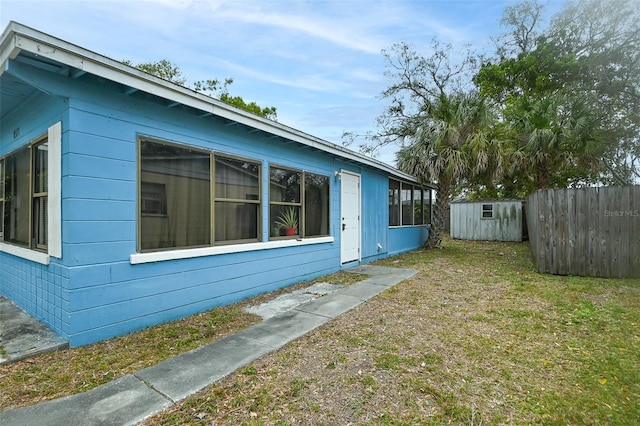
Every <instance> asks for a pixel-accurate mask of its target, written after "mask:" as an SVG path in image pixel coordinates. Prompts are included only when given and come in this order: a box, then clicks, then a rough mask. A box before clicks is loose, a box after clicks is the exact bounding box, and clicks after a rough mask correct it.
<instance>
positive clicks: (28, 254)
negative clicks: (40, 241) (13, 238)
mask: <svg viewBox="0 0 640 426" xmlns="http://www.w3.org/2000/svg"><path fill="white" fill-rule="evenodd" d="M0 252H2V253H9V254H12V255H14V256H18V257H21V258H23V259H27V260H31V261H32V262H36V263H41V264H43V265H48V264H49V261H50V259H49V255H48V254H47V253H42V252H39V251H35V250H31V249H28V248H24V247H19V246H14V245H13V244H7V243H1V242H0Z"/></svg>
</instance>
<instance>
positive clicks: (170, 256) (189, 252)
mask: <svg viewBox="0 0 640 426" xmlns="http://www.w3.org/2000/svg"><path fill="white" fill-rule="evenodd" d="M333 242H334V238H333V237H310V238H303V239H296V240H293V239H290V240H277V241H268V242H264V243H249V244H233V245H228V246H214V247H201V248H193V249H184V250H169V251H159V252H153V253H135V254H132V255H131V256H130V262H131V264H132V265H138V264H141V263H151V262H162V261H165V260H178V259H191V258H194V257H203V256H213V255H219V254H229V253H243V252H247V251H258V250H270V249H276V248H284V247H300V246H306V245H311V244H325V243H333Z"/></svg>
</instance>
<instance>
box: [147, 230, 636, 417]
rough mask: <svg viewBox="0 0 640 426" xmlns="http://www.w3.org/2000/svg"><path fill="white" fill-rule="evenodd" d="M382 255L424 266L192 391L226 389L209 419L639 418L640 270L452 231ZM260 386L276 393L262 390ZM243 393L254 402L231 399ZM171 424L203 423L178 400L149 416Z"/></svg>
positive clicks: (204, 394) (402, 263)
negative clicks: (537, 255)
mask: <svg viewBox="0 0 640 426" xmlns="http://www.w3.org/2000/svg"><path fill="white" fill-rule="evenodd" d="M377 264H379V265H386V266H391V267H403V268H408V267H410V268H415V269H418V270H419V271H420V273H419V274H418V275H417V276H415V277H413V278H412V279H409V280H406V281H405V282H403V283H401V284H399V285H397V286H396V287H394V288H393V289H392V290H389V291H386V292H384V293H383V294H381V295H380V296H378V297H376V298H374V299H372V300H370V301H369V302H367V303H366V304H363V305H360V306H359V307H357V308H355V309H354V310H352V311H350V312H349V313H346V314H344V315H342V316H341V317H339V318H337V319H336V320H334V321H332V322H330V323H328V324H327V325H325V326H323V327H321V328H319V329H317V330H314V331H313V332H311V333H309V334H308V335H306V336H304V337H302V338H301V339H299V340H297V341H295V342H293V343H292V344H290V345H287V346H286V347H284V348H282V349H281V350H279V351H277V352H276V353H274V354H271V355H268V356H266V357H263V358H262V359H260V360H258V361H256V362H254V363H253V364H252V366H254V368H255V369H256V371H258V374H257V376H258V377H251V378H249V379H248V378H246V377H245V376H246V375H242V374H237V375H233V376H231V377H229V378H227V379H225V380H222V381H221V382H219V383H216V384H215V385H213V386H212V387H210V388H209V389H206V390H204V391H202V392H201V393H200V394H199V395H198V396H197V398H206V397H207V396H211V395H214V394H215V395H218V396H220V398H219V399H217V400H216V404H218V405H217V406H218V407H223V408H222V409H220V410H218V411H217V412H216V413H215V414H211V415H207V416H205V417H203V419H202V421H203V422H209V423H216V424H293V423H302V424H327V425H328V424H348V423H352V424H383V425H412V424H427V425H445V424H456V425H479V424H543V425H545V424H547V425H566V424H581V425H583V424H585V425H600V424H616V425H633V424H636V422H637V419H638V418H640V373H639V372H640V327H639V325H640V280H619V279H596V278H583V277H559V276H551V275H542V274H538V273H536V272H535V271H534V270H533V267H532V264H531V261H530V255H529V249H528V246H527V244H524V243H523V244H513V243H487V242H462V241H450V240H448V241H445V245H444V248H443V249H442V250H431V251H427V250H418V251H415V252H412V253H408V254H405V255H402V256H398V257H394V258H391V259H387V260H384V261H380V262H377ZM261 371H271V372H273V374H262V373H260V372H261ZM263 389H269V393H270V394H271V395H272V398H270V399H260V398H258V396H259V395H261V394H262V393H263ZM222 391H224V392H222ZM236 394H242V395H244V396H245V397H246V398H247V399H248V400H250V401H254V403H250V404H249V403H244V404H243V405H241V406H236V407H235V408H233V409H229V410H227V409H225V408H224V407H227V406H229V401H233V400H234V399H233V398H234V395H236ZM253 395H256V397H254V396H253ZM257 400H259V401H260V402H259V403H255V401H257ZM187 401H189V400H187ZM187 403H188V402H185V404H187ZM174 423H180V424H183V423H184V424H191V423H193V424H198V422H192V418H191V417H190V414H189V410H187V409H186V408H185V406H183V405H182V404H178V405H176V406H175V407H173V408H171V409H169V410H167V411H166V412H164V413H162V414H160V415H158V416H155V417H153V418H151V419H149V420H147V421H146V422H145V424H147V425H157V424H174Z"/></svg>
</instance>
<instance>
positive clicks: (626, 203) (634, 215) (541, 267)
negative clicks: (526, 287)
mask: <svg viewBox="0 0 640 426" xmlns="http://www.w3.org/2000/svg"><path fill="white" fill-rule="evenodd" d="M526 214H527V223H528V230H529V244H530V246H531V254H532V256H533V260H534V263H535V264H536V267H537V269H538V271H539V272H543V273H546V272H548V273H551V274H556V275H579V276H589V277H617V278H640V186H620V187H617V186H616V187H602V188H580V189H574V188H570V189H544V190H539V191H537V192H535V193H533V194H531V195H530V196H529V197H528V198H527V203H526Z"/></svg>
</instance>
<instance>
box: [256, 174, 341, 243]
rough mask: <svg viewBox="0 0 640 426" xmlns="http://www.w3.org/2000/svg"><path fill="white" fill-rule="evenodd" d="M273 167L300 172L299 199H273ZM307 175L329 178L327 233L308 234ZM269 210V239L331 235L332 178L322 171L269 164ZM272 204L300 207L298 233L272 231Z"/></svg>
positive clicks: (273, 222)
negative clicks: (278, 233) (274, 232)
mask: <svg viewBox="0 0 640 426" xmlns="http://www.w3.org/2000/svg"><path fill="white" fill-rule="evenodd" d="M272 169H280V170H286V171H289V172H293V173H298V174H299V201H293V202H292V201H273V200H272V199H271V195H272V192H271V170H272ZM307 175H316V176H322V177H324V178H326V179H327V190H328V192H329V193H328V197H327V207H326V208H327V218H328V219H327V220H328V221H329V223H328V224H327V225H328V226H327V233H326V234H319V235H307V224H306V217H307V215H306V201H307V190H306V180H307ZM268 198H269V199H268V212H269V218H268V223H269V240H273V241H278V240H287V239H302V238H305V239H309V238H322V237H329V236H330V235H331V178H330V176H329V175H324V174H322V173H316V172H311V171H307V170H301V169H296V168H294V167H288V166H283V165H280V164H276V163H273V164H269V197H268ZM272 206H281V207H294V208H297V209H298V213H297V215H298V227H297V229H296V231H297V232H296V233H295V234H294V235H274V234H273V233H272V231H273V228H274V224H275V219H274V220H272V217H271V216H272Z"/></svg>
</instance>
